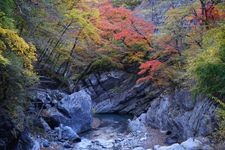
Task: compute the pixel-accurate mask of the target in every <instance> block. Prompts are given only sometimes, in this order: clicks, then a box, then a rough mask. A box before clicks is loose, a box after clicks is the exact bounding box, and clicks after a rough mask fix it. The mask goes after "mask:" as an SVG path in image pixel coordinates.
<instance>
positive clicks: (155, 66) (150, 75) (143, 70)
mask: <svg viewBox="0 0 225 150" xmlns="http://www.w3.org/2000/svg"><path fill="white" fill-rule="evenodd" d="M162 64H163V63H162V62H160V61H159V60H150V61H147V62H145V63H143V64H141V66H140V67H139V69H140V71H139V72H138V75H145V77H142V78H140V79H138V80H137V83H141V82H146V81H149V80H155V78H154V76H155V74H156V73H157V71H159V70H160V68H161V66H162Z"/></svg>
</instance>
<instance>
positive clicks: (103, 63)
mask: <svg viewBox="0 0 225 150" xmlns="http://www.w3.org/2000/svg"><path fill="white" fill-rule="evenodd" d="M121 67H122V66H121V65H120V64H118V63H116V62H115V61H114V60H112V58H110V57H107V56H104V57H102V58H100V59H97V60H96V61H94V63H93V64H92V65H91V71H93V72H100V71H110V70H113V69H119V68H121Z"/></svg>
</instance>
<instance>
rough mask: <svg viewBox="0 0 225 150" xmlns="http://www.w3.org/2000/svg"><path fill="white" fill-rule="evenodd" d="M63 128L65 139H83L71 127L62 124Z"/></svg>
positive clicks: (77, 140)
mask: <svg viewBox="0 0 225 150" xmlns="http://www.w3.org/2000/svg"><path fill="white" fill-rule="evenodd" d="M61 130H62V131H61V133H62V138H63V139H65V140H69V141H73V142H80V141H81V139H80V137H79V136H78V135H77V133H76V132H75V131H74V130H73V129H72V128H71V127H68V126H62V127H61Z"/></svg>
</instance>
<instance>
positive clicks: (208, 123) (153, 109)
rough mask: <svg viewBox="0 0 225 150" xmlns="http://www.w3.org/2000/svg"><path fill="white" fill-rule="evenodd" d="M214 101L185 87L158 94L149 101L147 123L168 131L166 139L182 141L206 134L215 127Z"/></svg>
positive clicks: (170, 141)
mask: <svg viewBox="0 0 225 150" xmlns="http://www.w3.org/2000/svg"><path fill="white" fill-rule="evenodd" d="M216 108H217V107H216V105H215V104H214V103H213V101H211V100H209V99H207V98H204V97H202V96H198V97H196V98H194V97H193V96H192V94H191V92H189V91H188V90H186V89H180V90H175V91H173V92H171V93H168V94H166V93H164V94H161V95H160V97H158V98H157V99H155V100H154V101H152V102H151V106H150V107H149V109H148V111H147V113H146V122H147V124H148V125H150V126H152V127H154V128H159V129H161V130H164V131H170V132H171V136H170V137H169V138H168V141H167V143H168V144H172V143H173V142H181V141H183V140H186V139H187V138H189V137H196V136H207V135H209V134H210V133H212V132H213V131H214V130H215V128H216V119H215V113H214V112H215V110H216Z"/></svg>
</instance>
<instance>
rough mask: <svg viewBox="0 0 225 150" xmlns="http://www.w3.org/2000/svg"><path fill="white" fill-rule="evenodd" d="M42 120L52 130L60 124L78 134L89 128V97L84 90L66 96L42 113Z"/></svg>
mask: <svg viewBox="0 0 225 150" xmlns="http://www.w3.org/2000/svg"><path fill="white" fill-rule="evenodd" d="M42 117H43V119H44V120H45V121H46V122H47V123H48V125H49V126H50V127H51V128H52V129H54V128H55V127H59V125H60V124H63V125H66V126H70V127H71V128H72V129H73V130H74V131H75V132H77V133H79V132H82V131H85V130H88V129H90V128H91V123H92V107H91V97H90V96H89V94H87V92H85V91H84V90H82V91H79V92H75V93H73V94H71V95H66V96H65V97H64V98H63V99H62V100H60V101H59V102H58V104H57V107H50V108H47V109H44V110H43V111H42Z"/></svg>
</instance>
